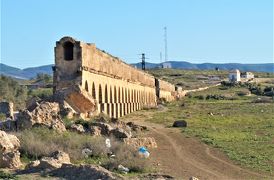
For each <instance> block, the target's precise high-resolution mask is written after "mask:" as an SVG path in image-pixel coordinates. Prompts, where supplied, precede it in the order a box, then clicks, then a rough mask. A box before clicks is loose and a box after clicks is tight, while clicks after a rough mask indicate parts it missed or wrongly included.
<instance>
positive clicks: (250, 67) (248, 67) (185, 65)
mask: <svg viewBox="0 0 274 180" xmlns="http://www.w3.org/2000/svg"><path fill="white" fill-rule="evenodd" d="M167 63H170V64H171V67H172V68H174V69H197V70H199V69H200V70H210V69H215V68H216V67H218V68H219V69H220V70H230V69H239V70H240V71H256V72H272V73H273V72H274V63H265V64H240V63H226V64H215V63H202V64H193V63H189V62H185V61H168V62H167ZM132 65H133V66H136V67H137V68H141V67H142V65H141V63H135V64H132ZM157 67H162V63H159V64H157V63H149V62H148V63H146V68H148V69H151V68H157Z"/></svg>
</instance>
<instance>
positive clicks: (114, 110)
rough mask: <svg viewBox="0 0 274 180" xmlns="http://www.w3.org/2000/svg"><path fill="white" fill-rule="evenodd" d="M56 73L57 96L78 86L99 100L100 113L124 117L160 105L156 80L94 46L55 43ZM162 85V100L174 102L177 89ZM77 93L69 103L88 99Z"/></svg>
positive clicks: (63, 41) (71, 41) (67, 40)
mask: <svg viewBox="0 0 274 180" xmlns="http://www.w3.org/2000/svg"><path fill="white" fill-rule="evenodd" d="M71 51H72V52H71ZM71 53H72V54H71ZM53 70H54V89H55V93H58V92H61V91H63V90H64V89H69V88H71V87H72V86H75V85H79V87H80V89H83V90H85V91H87V92H88V93H89V94H90V95H91V97H92V98H93V99H95V100H96V109H97V112H98V113H100V112H103V113H106V114H108V115H109V116H110V117H121V116H124V115H126V114H128V113H131V112H133V111H136V110H139V109H142V108H143V107H151V106H156V105H157V104H156V100H157V96H156V86H155V78H154V77H153V76H152V75H149V74H147V73H145V72H144V71H141V70H138V69H136V68H134V67H132V66H130V65H128V64H126V63H124V62H123V61H121V60H120V59H119V58H117V57H114V56H112V55H110V54H108V53H105V52H104V51H102V50H99V49H98V48H96V46H95V44H90V43H84V42H80V41H76V40H74V39H73V38H71V37H64V38H62V39H61V40H60V41H58V42H57V43H56V47H55V67H54V68H53ZM159 82H160V87H159V88H158V89H159V90H160V93H159V94H160V97H165V98H166V99H167V100H169V101H170V100H173V99H174V96H173V94H172V93H173V92H174V91H175V87H174V86H173V85H171V84H169V83H167V82H165V81H162V80H160V81H159ZM77 93H78V92H76V93H73V96H72V95H71V96H70V97H71V98H70V100H69V101H70V103H73V101H80V100H81V99H83V98H85V97H86V96H83V94H82V93H78V95H77ZM68 96H69V95H68ZM78 96H79V98H77V97H78ZM72 97H73V98H72ZM80 97H81V98H80ZM86 102H88V101H86ZM85 104H86V107H92V105H90V104H88V103H85ZM76 105H77V106H81V104H80V103H79V102H75V103H74V104H73V105H72V107H73V106H76ZM83 106H84V104H83ZM76 109H87V108H82V107H77V108H76Z"/></svg>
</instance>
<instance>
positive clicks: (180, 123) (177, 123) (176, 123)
mask: <svg viewBox="0 0 274 180" xmlns="http://www.w3.org/2000/svg"><path fill="white" fill-rule="evenodd" d="M172 126H173V127H187V122H186V121H185V120H178V121H174V123H173V125H172Z"/></svg>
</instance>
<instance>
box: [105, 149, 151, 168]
mask: <svg viewBox="0 0 274 180" xmlns="http://www.w3.org/2000/svg"><path fill="white" fill-rule="evenodd" d="M112 152H114V154H115V158H114V159H109V160H108V161H106V162H105V163H104V164H103V166H104V167H105V168H107V169H109V170H111V171H114V170H118V169H117V168H118V166H119V165H120V164H121V165H123V166H125V167H127V168H129V169H130V172H145V171H146V170H147V168H148V167H149V161H148V159H144V158H142V157H140V156H139V154H138V149H134V148H132V147H131V146H127V145H125V144H122V145H119V146H117V145H116V146H114V148H112Z"/></svg>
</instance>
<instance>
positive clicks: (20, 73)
mask: <svg viewBox="0 0 274 180" xmlns="http://www.w3.org/2000/svg"><path fill="white" fill-rule="evenodd" d="M51 67H52V65H45V66H39V67H32V68H26V69H19V68H15V67H11V66H8V65H5V64H2V63H0V74H3V75H5V76H11V77H14V78H17V79H31V78H34V77H36V75H37V74H38V73H44V74H49V75H52V68H51Z"/></svg>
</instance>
